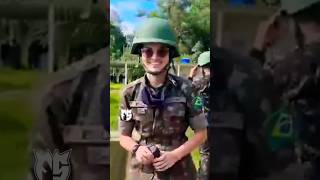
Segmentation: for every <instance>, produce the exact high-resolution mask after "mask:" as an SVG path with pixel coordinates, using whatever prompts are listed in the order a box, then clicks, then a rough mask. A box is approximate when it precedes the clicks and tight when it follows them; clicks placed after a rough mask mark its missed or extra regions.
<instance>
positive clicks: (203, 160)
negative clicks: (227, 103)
mask: <svg viewBox="0 0 320 180" xmlns="http://www.w3.org/2000/svg"><path fill="white" fill-rule="evenodd" d="M192 88H193V94H194V97H195V98H196V99H195V103H196V104H197V102H199V103H200V104H199V106H198V108H199V109H200V108H201V110H202V111H203V112H204V113H205V115H206V119H207V121H208V128H210V127H212V120H211V113H210V109H209V108H210V107H209V103H210V96H209V89H210V76H208V75H207V76H203V73H202V72H200V71H198V72H197V75H196V76H195V77H194V78H193V79H192ZM196 107H197V106H196ZM209 158H210V150H209V144H208V141H205V142H204V143H203V144H202V145H201V147H200V168H199V172H198V179H203V180H205V179H208V175H209V174H208V171H209Z"/></svg>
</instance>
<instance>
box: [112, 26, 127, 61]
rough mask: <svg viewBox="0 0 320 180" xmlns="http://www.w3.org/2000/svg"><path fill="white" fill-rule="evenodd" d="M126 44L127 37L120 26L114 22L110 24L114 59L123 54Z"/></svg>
mask: <svg viewBox="0 0 320 180" xmlns="http://www.w3.org/2000/svg"><path fill="white" fill-rule="evenodd" d="M125 45H126V38H125V37H124V35H123V34H122V32H121V30H120V27H119V26H117V25H115V24H114V23H111V24H110V52H111V59H112V60H119V59H120V57H121V56H122V54H123V47H124V46H125Z"/></svg>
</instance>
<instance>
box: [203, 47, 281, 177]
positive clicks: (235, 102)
mask: <svg viewBox="0 0 320 180" xmlns="http://www.w3.org/2000/svg"><path fill="white" fill-rule="evenodd" d="M214 51H215V60H214V65H213V72H214V79H211V84H213V86H212V87H211V90H210V92H211V99H210V107H211V108H210V110H211V112H212V116H213V123H212V128H209V129H208V130H209V132H208V134H209V139H208V140H209V142H210V143H209V144H210V150H211V152H210V155H211V156H210V178H209V179H214V180H220V179H221V180H229V179H230V180H242V179H245V180H250V179H254V178H257V177H260V176H263V175H266V174H268V173H269V172H268V171H269V169H268V168H267V167H269V166H268V164H267V163H268V161H265V160H266V159H272V158H273V159H275V158H276V157H273V156H270V155H271V153H270V152H269V151H268V150H269V149H268V145H267V142H266V138H265V135H264V133H263V132H264V131H263V127H262V126H263V122H264V120H265V114H266V113H267V112H268V111H271V110H270V103H269V101H268V99H267V97H266V94H265V93H264V92H263V89H264V86H263V85H264V81H262V78H263V76H262V67H261V66H260V65H259V64H258V62H257V61H254V60H253V59H250V58H249V57H248V58H247V57H242V56H240V55H237V54H234V53H231V52H229V51H227V50H225V49H223V48H219V47H215V48H214ZM211 78H212V77H211Z"/></svg>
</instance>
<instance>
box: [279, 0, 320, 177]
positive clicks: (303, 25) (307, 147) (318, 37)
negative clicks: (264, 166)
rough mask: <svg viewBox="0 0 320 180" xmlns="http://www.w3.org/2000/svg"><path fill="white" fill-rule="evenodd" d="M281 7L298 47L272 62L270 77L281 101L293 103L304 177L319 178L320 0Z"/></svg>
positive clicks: (292, 0) (303, 0) (299, 0)
mask: <svg viewBox="0 0 320 180" xmlns="http://www.w3.org/2000/svg"><path fill="white" fill-rule="evenodd" d="M282 10H283V11H284V13H286V14H287V15H288V16H289V17H291V18H293V20H294V22H295V24H296V29H295V31H296V32H295V33H296V42H297V46H298V47H299V48H298V49H296V50H295V51H294V52H292V53H289V54H288V55H287V56H286V58H285V59H284V60H282V61H281V62H279V63H278V64H277V65H276V66H275V69H274V72H273V81H274V85H275V87H276V90H277V92H279V94H281V97H282V100H283V102H285V103H287V104H288V106H292V107H293V116H294V120H295V121H294V123H295V124H296V129H294V130H295V132H297V139H296V145H297V155H298V158H299V161H300V162H301V163H302V164H303V165H304V166H305V168H304V169H305V178H306V179H308V180H315V179H320V141H319V139H320V121H319V119H320V13H319V12H320V1H319V0H290V1H289V0H283V1H282Z"/></svg>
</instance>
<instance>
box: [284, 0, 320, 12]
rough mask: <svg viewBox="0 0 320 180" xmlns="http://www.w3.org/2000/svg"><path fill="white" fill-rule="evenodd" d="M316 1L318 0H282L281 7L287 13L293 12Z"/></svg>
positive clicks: (318, 0)
mask: <svg viewBox="0 0 320 180" xmlns="http://www.w3.org/2000/svg"><path fill="white" fill-rule="evenodd" d="M318 2H320V0H282V1H281V9H282V10H284V11H286V12H287V13H288V14H294V13H297V12H298V11H300V10H303V9H305V8H307V7H309V6H311V5H313V4H315V3H318Z"/></svg>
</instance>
